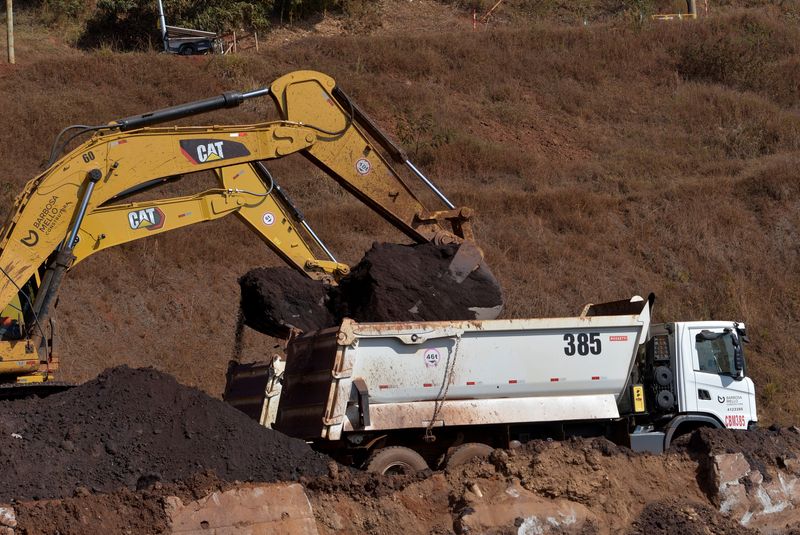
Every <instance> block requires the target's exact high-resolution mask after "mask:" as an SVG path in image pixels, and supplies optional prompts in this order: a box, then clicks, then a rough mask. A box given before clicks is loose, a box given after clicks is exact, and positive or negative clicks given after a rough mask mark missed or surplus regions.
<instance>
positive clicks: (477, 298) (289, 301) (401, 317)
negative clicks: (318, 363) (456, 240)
mask: <svg viewBox="0 0 800 535" xmlns="http://www.w3.org/2000/svg"><path fill="white" fill-rule="evenodd" d="M458 251H459V246H458V245H434V244H432V243H425V244H419V245H400V244H394V243H375V244H373V246H372V248H371V249H370V250H369V251H367V253H366V254H365V255H364V258H363V259H362V260H361V261H360V262H359V263H358V264H357V265H356V266H355V267H354V268H353V270H352V271H351V272H350V274H349V275H347V276H346V277H344V278H343V279H342V280H341V281H340V282H339V285H338V286H336V287H332V286H328V285H325V284H324V283H322V282H320V281H314V280H311V279H308V278H306V277H304V276H302V275H300V274H298V273H296V272H294V271H293V270H291V269H289V268H286V267H277V268H256V269H253V270H251V271H249V272H248V273H246V274H245V275H244V276H242V277H241V278H240V279H239V285H240V287H241V308H242V312H243V314H244V319H245V323H246V324H247V325H248V326H250V327H252V328H254V329H256V330H258V331H260V332H263V333H265V334H268V335H271V336H277V337H284V338H285V337H288V335H289V332H290V330H291V329H292V328H296V329H299V330H301V331H312V330H316V329H323V328H326V327H332V326H335V325H337V324H338V323H340V322H341V320H342V319H343V318H345V317H349V318H353V319H355V320H357V321H369V322H376V321H377V322H380V321H436V320H467V319H476V318H478V319H480V317H481V315H482V314H487V313H488V314H490V315H491V316H494V315H496V314H497V313H499V311H500V310H501V308H502V304H503V296H502V292H501V290H500V287H499V285H498V284H497V281H496V280H495V279H494V277H493V276H492V275H491V274H490V273H489V272H488V271H487V270H486V268H485V266H483V265H481V266H480V267H477V266H472V265H470V264H469V262H467V265H468V266H469V268H473V267H477V269H471V271H469V272H468V274H467V273H460V272H459V270H458V269H456V268H455V267H454V266H455V265H456V264H457V263H458V260H457V253H458ZM454 260H455V263H454Z"/></svg>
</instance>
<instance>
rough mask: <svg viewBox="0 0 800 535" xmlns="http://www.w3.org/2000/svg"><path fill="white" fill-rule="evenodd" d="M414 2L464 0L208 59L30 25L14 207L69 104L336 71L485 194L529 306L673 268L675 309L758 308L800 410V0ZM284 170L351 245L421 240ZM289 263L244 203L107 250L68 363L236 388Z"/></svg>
mask: <svg viewBox="0 0 800 535" xmlns="http://www.w3.org/2000/svg"><path fill="white" fill-rule="evenodd" d="M400 4H401V3H398V5H400ZM404 4H406V5H405V7H404V8H403V9H404V10H405V11H403V12H402V13H405V14H407V15H408V16H409V17H410V18H409V19H407V20H414V19H413V11H408V10H413V9H414V8H415V6H418V8H419V9H420V10H423V9H424V10H427V11H426V19H425V20H428V18H429V17H432V16H435V14H436V13H441V14H442V15H443V16H446V17H447V18H445V19H443V20H445V21H446V23H443V24H442V27H441V28H436V27H435V25H434V27H430V25H429V26H425V28H424V29H422V30H420V31H414V32H402V33H400V32H398V31H385V32H380V31H377V32H375V31H373V32H370V33H369V34H368V35H358V34H354V33H353V32H347V31H345V32H344V34H342V33H343V32H340V31H331V32H327V33H331V34H332V35H328V36H326V35H318V33H320V32H314V31H307V32H305V33H303V38H302V39H299V40H292V39H289V37H288V36H287V37H285V38H284V41H285V42H286V44H284V45H282V46H278V44H277V43H275V44H274V45H273V46H272V47H270V48H269V49H268V50H263V49H262V53H261V54H260V55H256V54H250V55H241V56H234V57H208V58H181V57H168V56H164V55H159V54H112V53H109V52H108V51H99V52H95V53H81V52H76V51H73V50H71V49H68V48H67V47H64V46H62V45H61V44H59V41H58V39H55V40H53V41H46V40H45V41H42V40H40V39H38V38H36V37H35V35H34V34H33V33H32V32H33V29H32V28H31V29H28V30H27V31H26V30H25V27H24V26H23V27H22V30H20V36H19V38H18V39H19V42H20V50H19V51H18V56H19V57H20V65H18V66H16V67H14V68H11V67H8V66H5V65H3V66H0V110H2V111H1V112H0V126H2V128H0V177H2V181H0V207H2V212H3V214H5V213H7V211H8V209H9V207H10V205H11V202H12V200H13V196H14V195H15V194H16V193H17V192H18V191H20V190H21V188H22V186H23V184H24V183H25V181H26V180H28V179H30V178H31V177H33V176H34V175H36V174H37V173H38V172H39V171H40V170H41V169H42V165H43V162H44V161H45V159H46V155H47V153H48V152H49V150H50V143H51V142H52V140H53V138H54V136H55V134H56V133H57V132H58V131H59V130H60V129H61V128H62V127H64V126H66V125H69V124H73V123H84V124H95V123H99V122H104V121H109V120H112V119H115V118H119V117H123V116H127V115H131V114H134V113H139V112H144V111H147V110H151V109H155V108H158V107H163V106H166V105H171V104H175V103H178V102H183V101H188V100H193V99H199V98H203V97H206V96H211V95H215V94H218V93H220V92H222V91H224V90H231V89H247V88H252V87H256V86H259V85H264V84H266V83H269V82H270V81H271V80H272V79H274V78H276V77H277V76H279V75H281V74H283V73H285V72H287V71H291V70H295V69H317V70H321V71H323V72H327V73H330V74H331V75H333V76H334V77H335V78H336V79H337V81H338V82H339V84H340V85H341V86H342V87H343V88H344V89H345V90H346V91H347V92H348V93H349V94H350V95H351V96H352V97H353V98H354V99H355V100H356V101H357V102H358V103H359V104H360V105H361V106H362V107H363V108H364V109H366V110H367V111H368V112H369V113H370V114H371V115H372V116H373V117H374V118H375V119H376V120H377V121H378V122H379V123H380V124H381V125H382V126H383V127H384V128H385V129H386V130H387V131H388V132H390V133H391V134H392V135H393V136H394V137H395V139H399V140H401V141H402V142H403V144H404V145H405V146H406V147H407V148H408V149H409V151H410V153H411V155H412V159H413V160H415V161H416V162H417V163H418V164H420V165H421V166H422V167H423V168H424V169H425V170H427V171H428V172H429V175H430V176H431V177H432V178H434V179H435V180H436V181H437V182H438V183H439V185H440V186H441V187H442V188H443V189H444V190H445V191H446V192H448V193H449V194H450V196H451V197H452V198H453V199H455V200H456V202H457V203H458V204H462V205H467V206H472V207H474V208H475V209H476V210H477V212H478V214H479V220H478V223H477V228H476V233H477V235H478V238H479V242H480V244H481V246H482V247H483V248H484V250H485V252H486V254H487V257H488V260H489V263H490V265H491V266H492V267H493V269H494V271H495V273H496V274H497V275H498V277H499V279H500V280H501V282H502V283H503V285H504V287H505V289H506V295H507V301H508V306H507V310H506V316H508V317H524V316H543V315H566V314H573V313H575V312H577V311H578V310H579V307H580V305H582V304H583V303H585V302H589V301H598V300H609V299H617V298H622V297H626V296H630V295H632V294H637V293H638V294H646V293H648V292H651V291H652V292H655V293H656V295H657V296H658V297H659V300H658V301H657V305H656V319H657V320H675V319H712V318H725V319H739V320H744V321H746V322H747V323H748V326H749V328H750V334H751V338H752V340H753V342H752V344H751V345H750V346H749V347H748V348H747V349H748V359H749V360H748V365H749V371H750V372H751V374H752V375H753V377H754V379H755V380H756V382H757V387H758V390H759V401H760V404H761V405H760V410H761V413H762V417H763V419H764V420H765V421H767V422H769V421H783V422H786V421H797V419H798V414H800V401H798V399H800V398H798V394H800V383H798V381H797V379H796V378H795V377H794V373H793V366H794V364H795V363H796V361H797V347H798V346H800V332H799V331H798V324H799V323H800V321H799V320H800V275H798V273H800V271H799V270H800V235H799V234H800V233H799V231H798V229H800V177H798V168H800V27H799V26H798V13H797V10H796V7H792V5H790V4H788V3H785V4H783V5H782V6H781V5H780V3H777V2H776V3H773V5H770V6H767V7H763V6H758V5H757V3H755V2H751V4H752V5H751V6H747V5H745V6H744V7H745V8H744V9H719V10H716V11H713V12H712V15H711V16H708V17H704V18H702V19H701V20H698V21H696V22H689V23H664V24H655V23H645V24H643V25H640V24H638V23H637V21H636V20H635V19H632V18H630V17H628V16H627V15H624V14H620V15H619V16H617V17H607V20H604V21H602V22H598V23H592V24H589V25H582V24H574V23H572V24H571V23H569V21H565V20H563V19H564V17H562V16H561V15H559V17H556V18H553V19H550V20H545V21H542V20H540V19H537V18H535V17H534V16H533V15H529V16H526V13H527V12H526V11H525V10H524V9H522V8H521V7H520V9H519V10H518V11H516V12H514V16H513V17H511V16H509V17H507V18H506V19H503V20H501V21H499V22H498V23H497V24H494V25H491V26H490V27H489V28H488V29H482V30H481V31H478V32H472V31H470V23H469V19H468V17H467V15H466V13H464V12H461V11H458V9H457V6H452V5H448V6H442V5H440V4H435V3H433V2H426V1H422V2H414V3H413V4H408V3H404ZM520 4H524V2H523V3H520ZM739 4H740V5H743V4H746V3H744V2H742V3H739ZM523 7H524V6H523ZM793 10H794V11H793ZM379 15H380V14H378V15H374V14H373V15H371V16H379ZM404 16H406V15H404ZM397 20H398V17H396V16H394V17H392V18H391V19H390V20H387V22H386V24H385V27H386V28H387V29H392V28H395V29H396V28H397V27H396V26H392V22H391V21H395V23H394V24H396V21H397ZM400 20H406V19H400ZM340 22H341V21H339V22H337V23H336V24H333V25H332V26H330V27H336V28H338V27H340V26H342V24H341V23H340ZM410 26H411V27H414V26H413V25H410ZM406 28H408V26H407V27H406ZM322 33H325V32H322ZM287 35H288V34H287ZM25 51H29V52H30V57H33V58H34V59H27V58H26V57H25V54H24V52H25ZM0 52H2V53H3V54H4V53H5V51H4V50H2V51H0ZM270 107H271V102H267V101H263V102H257V103H248V104H247V105H245V106H243V107H242V108H241V109H237V110H233V111H228V112H225V113H217V114H215V115H213V116H208V117H203V118H200V119H198V121H202V122H209V123H210V122H216V123H221V122H231V123H234V122H255V121H260V120H263V119H264V118H265V117H275V115H274V113H273V112H272V111H271V109H270ZM272 169H273V170H274V172H275V174H276V177H277V179H278V181H279V182H280V183H281V184H282V185H283V186H285V188H286V189H287V190H288V191H289V193H290V194H292V196H293V197H294V198H295V200H296V201H297V202H298V204H300V205H301V206H302V207H303V208H304V209H305V212H306V215H307V216H308V219H309V221H310V222H311V224H312V225H313V226H314V227H315V229H316V230H318V232H319V234H320V235H321V236H322V237H323V238H324V239H325V240H326V241H327V243H328V244H329V246H330V247H331V248H332V249H333V250H334V251H335V252H336V253H338V255H339V257H340V258H342V259H344V260H346V261H348V262H355V261H357V260H358V258H360V256H361V254H362V253H363V252H364V251H365V250H366V249H367V248H368V247H369V246H370V244H371V242H373V241H375V240H401V237H400V236H399V235H398V234H397V233H396V232H394V231H392V230H391V229H390V228H389V226H388V225H387V224H384V223H383V222H381V220H380V219H379V218H377V216H375V215H373V214H372V213H371V212H369V210H367V209H366V208H364V207H362V206H361V205H360V204H359V203H358V202H357V201H355V200H353V199H351V198H349V197H348V196H346V195H345V194H343V193H342V192H341V191H339V190H338V189H337V188H336V187H334V185H333V184H332V182H331V181H329V180H327V179H326V178H325V177H324V176H323V175H322V174H321V173H320V172H318V171H316V170H315V169H314V168H313V167H311V166H310V165H309V164H307V163H306V162H305V161H304V160H302V159H299V158H289V159H287V160H286V161H281V162H277V163H276V164H275V165H274V166H273V167H272ZM185 182H186V184H178V185H172V186H170V187H169V188H168V190H167V191H166V192H165V193H164V194H165V195H176V194H180V193H186V192H190V191H197V190H198V189H200V188H202V187H203V186H204V177H190V178H187V180H186V181H185ZM278 264H279V260H278V259H277V258H276V257H275V256H274V255H272V254H271V253H270V252H269V251H268V250H266V247H265V246H263V245H262V244H261V242H259V241H258V239H257V238H256V237H255V236H254V235H251V234H250V233H249V232H248V231H247V230H246V229H245V227H244V226H243V225H241V224H240V223H239V222H238V221H235V220H233V219H229V220H222V221H218V222H215V223H210V224H206V225H200V226H196V227H193V228H188V229H184V230H179V231H176V232H173V233H170V234H167V235H164V236H162V237H159V238H154V239H149V240H142V241H140V242H136V243H132V244H129V245H126V246H122V247H119V248H117V249H114V250H110V251H106V252H104V253H101V254H98V255H96V256H95V257H92V258H89V259H88V260H86V261H85V262H84V263H82V264H81V265H79V266H78V267H77V268H76V269H75V270H74V271H73V272H72V273H71V274H70V275H69V277H68V279H67V281H66V283H65V287H64V290H63V293H62V295H61V299H60V301H61V302H60V304H59V307H58V314H57V317H58V319H59V328H60V333H61V345H60V354H61V355H62V360H63V363H62V368H63V370H64V372H65V378H67V379H73V380H82V379H86V378H89V377H91V376H94V375H96V374H97V373H98V372H99V371H101V370H102V369H103V368H105V367H107V366H112V365H117V364H121V363H129V364H132V365H137V366H142V365H154V366H156V367H158V368H159V369H162V370H165V371H167V372H169V373H172V374H174V375H175V376H176V377H177V378H178V379H179V380H180V381H182V382H185V383H189V384H195V385H198V386H200V387H202V388H204V389H206V390H207V391H209V392H211V393H213V394H219V393H220V392H221V390H222V387H223V383H224V377H223V375H224V369H225V366H226V363H227V360H228V358H229V357H230V356H231V352H232V349H233V345H234V327H235V320H236V312H237V302H238V286H237V283H236V279H237V277H238V276H239V275H240V274H242V273H244V272H246V271H247V270H248V269H250V268H252V267H255V266H259V265H278ZM245 342H246V348H245V355H246V357H247V358H249V359H256V358H259V357H260V356H263V355H264V354H265V353H268V352H270V351H272V350H273V341H271V340H266V339H265V338H264V337H262V336H260V335H258V334H256V333H253V332H248V333H247V334H246V337H245Z"/></svg>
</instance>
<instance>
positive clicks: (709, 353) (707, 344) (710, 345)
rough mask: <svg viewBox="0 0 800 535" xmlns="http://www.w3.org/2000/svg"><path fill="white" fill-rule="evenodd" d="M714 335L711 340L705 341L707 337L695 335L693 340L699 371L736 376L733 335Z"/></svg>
mask: <svg viewBox="0 0 800 535" xmlns="http://www.w3.org/2000/svg"><path fill="white" fill-rule="evenodd" d="M704 332H707V331H704ZM714 335H716V336H715V337H714V338H713V339H711V340H707V339H706V338H708V336H706V337H703V336H701V335H697V337H696V338H695V343H694V344H695V348H696V349H697V360H698V362H699V364H700V368H699V370H700V371H701V372H708V373H718V374H725V375H736V365H735V364H734V356H735V352H734V345H733V334H731V333H714Z"/></svg>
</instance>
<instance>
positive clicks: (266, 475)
mask: <svg viewBox="0 0 800 535" xmlns="http://www.w3.org/2000/svg"><path fill="white" fill-rule="evenodd" d="M199 364H202V363H199ZM0 414H2V420H0V469H1V470H0V471H1V474H0V501H6V502H7V501H10V500H13V499H16V500H21V499H39V498H54V497H64V496H72V495H73V493H74V492H75V491H76V489H77V488H79V487H86V488H87V489H88V490H90V491H100V492H109V491H112V490H114V489H116V488H119V487H127V488H131V489H133V488H137V487H138V488H146V487H148V486H151V485H153V484H154V483H155V482H159V481H164V482H173V481H178V480H182V479H186V478H189V477H191V476H192V475H193V474H196V473H198V472H203V471H206V470H213V472H214V473H216V475H217V477H219V478H220V479H222V480H228V481H232V480H241V481H266V482H269V481H279V480H295V479H297V478H299V477H300V476H315V475H319V474H323V473H327V465H328V462H329V461H330V460H329V459H328V458H327V457H324V456H322V455H320V454H317V453H315V452H313V451H312V450H311V449H310V448H309V447H308V446H307V445H306V444H305V443H304V442H303V441H300V440H295V439H292V438H289V437H287V436H285V435H282V434H280V433H278V432H276V431H272V430H270V429H266V428H264V427H261V426H260V425H258V424H257V423H256V422H255V421H253V420H251V419H249V418H248V417H247V416H245V415H244V414H243V413H241V412H239V411H238V410H236V409H235V408H233V407H231V406H229V405H227V404H225V403H223V402H221V401H219V400H216V399H213V398H211V397H209V396H208V395H206V394H204V393H203V392H200V391H199V390H196V389H194V388H189V387H185V386H182V385H180V384H178V383H177V382H176V381H175V380H174V379H173V378H172V377H170V376H168V375H164V374H162V373H160V372H158V371H156V370H153V369H131V368H128V367H124V366H123V367H119V368H114V369H110V370H106V371H105V372H103V373H102V374H101V375H100V376H99V377H97V378H96V379H94V380H92V381H89V382H87V383H85V384H83V385H81V386H78V387H76V388H73V389H71V390H68V391H66V392H63V393H61V394H55V395H53V396H50V397H47V398H44V399H29V400H23V401H7V402H3V403H1V404H0Z"/></svg>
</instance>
